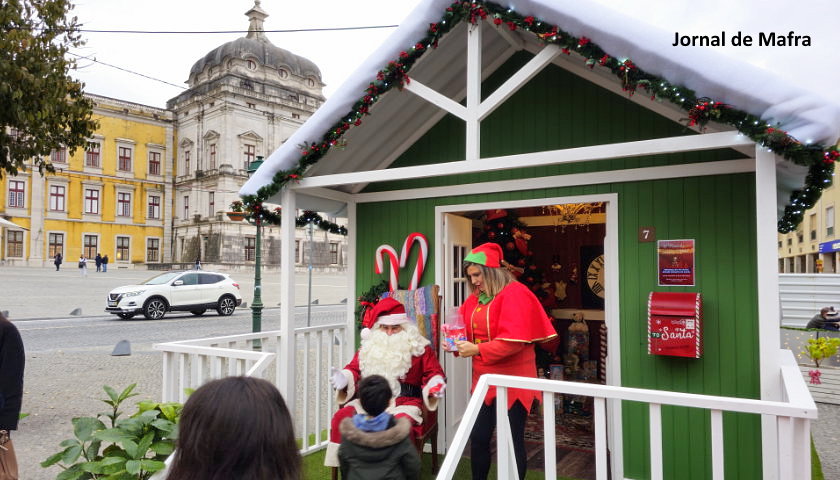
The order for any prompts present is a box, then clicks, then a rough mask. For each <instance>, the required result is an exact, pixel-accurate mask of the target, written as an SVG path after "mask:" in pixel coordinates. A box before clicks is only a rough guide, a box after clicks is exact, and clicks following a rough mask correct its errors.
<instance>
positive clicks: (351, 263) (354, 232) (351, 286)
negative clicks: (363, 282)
mask: <svg viewBox="0 0 840 480" xmlns="http://www.w3.org/2000/svg"><path fill="white" fill-rule="evenodd" d="M357 218H358V217H357V216H356V202H347V229H348V234H347V334H346V335H344V345H342V349H341V351H342V354H343V357H342V358H341V359H340V361H345V360H348V359H350V358H351V357H352V355H353V351H354V350H355V347H356V345H355V332H356V301H355V299H356V239H357V238H358V229H357V223H356V220H357Z"/></svg>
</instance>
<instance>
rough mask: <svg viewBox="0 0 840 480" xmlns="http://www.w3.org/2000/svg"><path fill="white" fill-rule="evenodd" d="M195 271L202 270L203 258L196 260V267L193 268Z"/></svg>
mask: <svg viewBox="0 0 840 480" xmlns="http://www.w3.org/2000/svg"><path fill="white" fill-rule="evenodd" d="M193 268H194V269H195V270H201V258H196V259H195V266H194V267H193Z"/></svg>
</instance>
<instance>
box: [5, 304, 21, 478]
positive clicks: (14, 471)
mask: <svg viewBox="0 0 840 480" xmlns="http://www.w3.org/2000/svg"><path fill="white" fill-rule="evenodd" d="M24 362H25V357H24V352H23V341H22V340H21V339H20V333H19V332H18V330H17V327H15V325H14V324H13V323H12V322H10V321H9V320H8V319H7V318H6V317H5V316H4V315H3V314H2V313H0V478H2V479H4V480H6V479H9V480H17V479H18V478H19V477H18V466H17V458H15V447H14V445H12V438H11V431H12V430H17V427H18V417H19V416H20V404H21V399H22V398H23V366H24Z"/></svg>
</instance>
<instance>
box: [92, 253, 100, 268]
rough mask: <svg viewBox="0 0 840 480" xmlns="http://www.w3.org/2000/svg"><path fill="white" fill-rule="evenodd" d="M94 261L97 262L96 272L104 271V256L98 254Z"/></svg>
mask: <svg viewBox="0 0 840 480" xmlns="http://www.w3.org/2000/svg"><path fill="white" fill-rule="evenodd" d="M93 260H94V261H95V262H96V271H97V272H101V271H102V255H100V254H98V253H97V254H96V258H94V259H93Z"/></svg>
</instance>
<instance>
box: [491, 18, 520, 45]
mask: <svg viewBox="0 0 840 480" xmlns="http://www.w3.org/2000/svg"><path fill="white" fill-rule="evenodd" d="M485 22H486V23H487V25H488V26H491V25H492V30H493V31H495V32H496V33H498V34H499V36H500V37H502V38H503V39H504V40H505V41H506V42H508V43H509V44H510V46H511V47H512V48H513V49H515V50H522V49H523V48H525V41H524V40H523V39H522V37H520V36H519V35H517V34H515V33H513V32H512V31H511V30H510V29H508V28H503V27H501V26H500V25H495V24H494V23H493V19H492V18H491V17H490V16H489V15H488V16H487V20H485Z"/></svg>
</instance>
